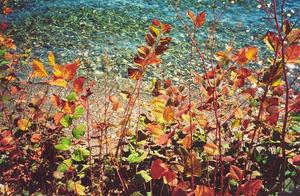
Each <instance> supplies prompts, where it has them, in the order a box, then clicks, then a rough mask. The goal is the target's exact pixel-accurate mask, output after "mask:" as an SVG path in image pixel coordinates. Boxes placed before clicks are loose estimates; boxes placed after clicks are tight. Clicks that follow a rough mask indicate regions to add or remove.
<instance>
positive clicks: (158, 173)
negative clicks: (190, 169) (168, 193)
mask: <svg viewBox="0 0 300 196" xmlns="http://www.w3.org/2000/svg"><path fill="white" fill-rule="evenodd" d="M168 171H169V166H168V165H167V164H166V163H164V162H163V161H162V160H160V159H156V160H155V161H152V163H151V168H150V175H151V177H152V178H153V179H160V178H161V177H163V176H164V175H165V174H166V173H167V172H168Z"/></svg>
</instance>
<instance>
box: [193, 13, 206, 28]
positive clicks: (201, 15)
mask: <svg viewBox="0 0 300 196" xmlns="http://www.w3.org/2000/svg"><path fill="white" fill-rule="evenodd" d="M205 20H206V13H205V12H201V13H199V14H198V15H197V18H196V21H195V26H196V27H197V28H199V27H201V26H202V25H203V24H204V23H205Z"/></svg>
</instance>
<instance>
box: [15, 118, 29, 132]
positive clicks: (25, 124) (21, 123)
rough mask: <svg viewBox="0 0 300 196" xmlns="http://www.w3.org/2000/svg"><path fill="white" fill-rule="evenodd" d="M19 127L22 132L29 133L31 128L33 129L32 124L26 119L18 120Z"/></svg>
mask: <svg viewBox="0 0 300 196" xmlns="http://www.w3.org/2000/svg"><path fill="white" fill-rule="evenodd" d="M18 127H19V129H21V130H22V131H27V130H28V129H29V127H31V122H30V121H29V120H27V119H24V118H22V119H19V120H18Z"/></svg>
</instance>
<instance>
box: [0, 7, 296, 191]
mask: <svg viewBox="0 0 300 196" xmlns="http://www.w3.org/2000/svg"><path fill="white" fill-rule="evenodd" d="M1 3H2V4H3V9H2V10H3V14H9V13H10V12H11V10H10V8H9V7H8V5H7V4H6V3H7V1H1ZM273 4H274V12H270V14H273V15H272V16H273V18H274V21H275V23H276V24H275V25H276V26H277V28H276V29H275V30H274V31H268V32H266V34H265V36H264V38H263V42H264V43H265V44H266V45H267V47H268V48H269V50H270V53H268V54H270V55H269V56H263V55H262V54H261V53H260V51H261V48H259V47H258V46H245V47H243V48H238V49H236V48H234V47H233V46H230V45H227V47H226V48H225V49H224V50H223V51H213V50H212V51H211V53H210V54H209V53H206V52H205V51H207V50H206V49H207V48H205V49H204V50H201V49H200V48H199V44H198V41H197V39H196V36H195V35H196V33H197V32H198V31H199V30H201V29H202V28H205V27H206V26H207V24H206V12H205V11H203V12H199V13H197V14H195V13H194V12H192V11H190V10H188V11H187V18H188V19H189V20H190V23H189V24H186V23H185V22H184V20H182V18H181V17H178V18H179V20H180V21H181V22H182V23H183V25H184V27H185V29H186V31H187V35H188V36H189V39H190V41H191V47H192V48H193V49H195V50H191V52H192V53H193V51H196V52H195V54H194V53H193V55H191V59H188V60H187V61H189V62H192V60H196V59H197V61H194V62H196V64H195V65H194V66H199V67H201V68H202V71H201V72H196V71H194V70H190V78H191V79H190V80H188V81H184V82H183V83H181V84H176V83H174V82H173V81H172V80H171V79H168V78H160V79H156V80H155V81H152V83H151V84H150V87H149V88H148V91H149V89H150V94H149V96H147V97H146V98H142V97H141V91H147V89H146V88H145V87H144V86H143V82H146V80H147V77H146V75H147V72H148V71H149V68H150V67H153V66H157V65H159V64H160V63H161V61H162V55H163V54H164V53H165V52H166V51H167V50H168V48H169V46H170V43H171V42H172V39H171V37H170V36H169V34H170V33H171V29H172V27H171V25H170V24H166V23H163V22H161V21H159V20H157V19H153V20H152V23H151V25H150V26H149V32H148V33H147V34H146V35H145V44H144V45H143V46H140V47H138V49H137V54H136V55H135V57H134V59H133V65H132V66H130V67H129V68H128V76H129V78H130V79H131V80H132V81H133V83H134V87H133V89H132V91H130V92H129V91H121V93H120V94H118V93H117V92H118V91H116V92H114V93H112V90H109V89H108V87H107V84H105V85H104V91H101V90H100V94H101V95H102V97H104V104H103V107H102V106H101V107H100V106H99V105H97V100H98V99H100V98H99V97H93V96H92V94H93V93H95V94H96V93H97V89H96V88H94V86H95V84H94V82H93V80H92V79H90V75H89V73H87V74H86V76H77V71H78V69H80V60H78V59H76V60H75V61H74V62H71V63H66V64H64V65H60V64H59V63H57V62H56V59H55V55H54V53H53V52H49V54H48V62H47V63H43V61H41V60H40V59H37V58H31V57H30V56H29V55H27V54H22V53H21V52H19V51H16V48H17V47H16V45H15V44H14V41H13V40H12V39H11V38H9V37H8V36H7V35H5V29H6V28H4V26H5V25H3V24H4V21H2V23H1V31H2V33H1V34H0V47H1V49H0V55H1V62H0V69H1V75H0V80H1V83H0V87H1V88H0V90H1V91H0V93H1V100H0V104H1V105H0V112H1V116H0V123H1V124H0V125H1V127H0V166H1V167H0V172H1V174H3V175H1V176H0V186H1V189H0V191H1V193H6V194H8V195H9V194H26V195H28V194H30V195H41V194H43V195H53V194H54V195H70V194H75V195H85V194H92V195H94V194H96V195H98V194H100V195H114V194H122V195H196V196H200V195H264V194H274V193H296V192H297V191H299V179H300V176H299V166H300V165H299V164H300V161H299V160H300V154H299V153H300V152H299V129H300V116H299V112H300V95H299V89H297V88H296V87H295V83H297V78H298V76H299V74H298V75H296V76H295V77H294V78H290V76H289V74H288V73H289V72H290V70H289V68H288V66H287V65H289V64H296V65H299V60H300V59H299V57H300V46H299V41H300V39H299V33H300V30H299V29H298V28H295V27H294V26H295V25H296V24H290V22H289V21H288V20H284V21H282V24H279V22H280V21H279V20H278V19H277V13H276V2H275V1H274V2H273ZM178 14H179V13H178ZM280 25H281V26H280ZM190 29H191V30H190ZM206 58H210V59H206ZM259 61H260V64H261V66H263V68H264V69H261V70H255V69H253V68H250V66H248V65H249V64H258V62H259ZM24 64H25V65H30V66H31V69H30V71H29V72H28V73H27V76H25V77H24V73H23V75H22V74H20V69H19V68H20V67H22V65H24ZM208 64H210V65H211V66H208ZM25 72H26V71H25ZM101 85H102V84H101ZM98 93H99V92H98ZM95 108H97V109H99V108H100V109H99V110H97V109H95ZM92 110H95V112H94V113H93V112H91V111H92ZM99 111H100V112H99ZM108 132H111V135H113V134H116V135H117V136H118V137H117V139H114V140H115V142H113V141H112V140H110V139H109V138H110V137H109V135H108ZM111 144H113V147H111ZM95 146H96V147H95ZM96 148H97V150H95V149H96ZM108 148H111V149H112V150H109V149H108Z"/></svg>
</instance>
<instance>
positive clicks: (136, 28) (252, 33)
mask: <svg viewBox="0 0 300 196" xmlns="http://www.w3.org/2000/svg"><path fill="white" fill-rule="evenodd" d="M286 2H287V3H286V5H287V6H286V10H287V12H288V13H289V14H290V15H292V17H291V20H292V21H296V20H297V19H299V13H300V0H287V1H286ZM187 9H191V10H193V11H197V10H199V11H203V10H205V11H207V16H208V22H207V24H206V27H208V26H209V24H211V23H212V20H213V16H214V13H215V14H216V15H217V16H218V20H217V21H218V23H219V24H218V27H217V32H216V36H217V45H218V48H219V49H223V48H224V45H225V44H226V43H230V42H232V43H235V47H236V48H238V47H243V46H245V45H259V46H262V41H261V38H262V36H263V35H264V34H265V33H266V31H267V30H268V29H270V28H273V26H272V24H271V23H270V21H269V20H268V19H267V18H266V14H265V13H264V11H262V10H260V9H259V8H258V3H257V1H255V0H238V1H237V0H235V1H226V0H224V1H221V0H183V1H182V3H181V5H180V10H181V13H180V14H181V15H182V16H183V17H184V18H185V19H186V21H187V22H188V18H187V17H186V15H185V11H186V10H187ZM152 18H157V19H159V20H161V21H163V22H167V23H171V24H172V26H173V30H172V33H171V36H172V37H173V42H172V44H171V46H170V50H169V52H168V53H167V54H166V55H165V57H163V60H164V63H163V64H162V65H161V66H163V67H164V68H165V69H164V71H165V72H166V73H167V74H170V75H177V74H178V73H181V72H184V70H185V68H186V63H187V62H186V61H185V57H187V56H188V55H189V53H188V51H189V44H188V43H187V42H183V41H188V38H187V37H186V34H185V33H184V31H183V28H182V26H181V25H180V23H179V22H178V19H177V18H176V13H175V11H174V6H172V2H171V0H18V1H17V4H16V5H15V7H14V13H13V14H12V15H10V17H9V20H10V21H11V22H12V24H13V28H12V30H11V34H13V35H14V37H15V39H16V40H17V43H20V47H23V48H32V51H33V54H34V55H35V56H39V57H40V58H43V59H45V58H46V56H47V52H48V51H55V53H56V55H57V56H58V59H59V60H61V61H68V60H72V59H74V58H77V57H79V58H81V59H82V60H83V62H84V63H86V64H89V65H90V66H91V67H92V68H93V69H94V70H95V71H96V72H97V73H101V71H103V67H102V63H101V61H102V58H101V56H103V53H104V52H106V53H108V54H110V55H111V58H112V59H113V62H114V64H115V70H116V71H117V72H119V74H120V75H126V74H125V72H126V67H127V66H128V65H129V64H131V63H132V57H133V55H134V53H135V48H136V47H137V46H139V45H141V44H142V43H143V36H144V34H145V33H146V32H147V28H148V26H149V24H150V21H151V19H152ZM198 38H199V40H200V43H201V45H204V43H205V40H206V39H207V38H208V33H207V30H205V29H204V28H203V29H201V30H200V31H199V33H198ZM62 59H63V60H62Z"/></svg>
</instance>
